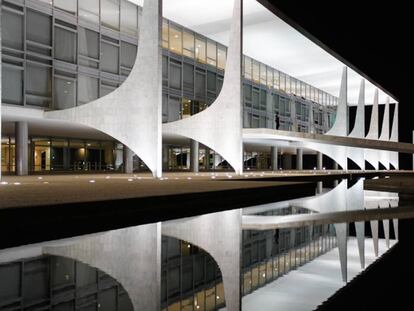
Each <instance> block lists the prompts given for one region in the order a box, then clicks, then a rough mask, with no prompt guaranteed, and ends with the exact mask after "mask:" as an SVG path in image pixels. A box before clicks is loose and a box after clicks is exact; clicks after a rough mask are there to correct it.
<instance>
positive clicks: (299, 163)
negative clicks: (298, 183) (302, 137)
mask: <svg viewBox="0 0 414 311" xmlns="http://www.w3.org/2000/svg"><path fill="white" fill-rule="evenodd" d="M296 169H297V170H303V149H301V148H298V149H296Z"/></svg>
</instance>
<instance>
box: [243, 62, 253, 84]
mask: <svg viewBox="0 0 414 311" xmlns="http://www.w3.org/2000/svg"><path fill="white" fill-rule="evenodd" d="M244 78H245V79H247V80H251V79H252V59H251V58H250V57H247V56H245V57H244Z"/></svg>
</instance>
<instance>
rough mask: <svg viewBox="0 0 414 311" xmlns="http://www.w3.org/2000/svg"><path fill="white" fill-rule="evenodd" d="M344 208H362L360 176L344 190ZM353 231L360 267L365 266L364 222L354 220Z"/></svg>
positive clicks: (362, 190) (362, 188) (361, 180)
mask: <svg viewBox="0 0 414 311" xmlns="http://www.w3.org/2000/svg"><path fill="white" fill-rule="evenodd" d="M346 209H347V210H349V211H350V210H363V209H364V179H363V178H360V179H359V180H358V181H357V182H356V183H355V185H353V186H352V187H351V188H349V189H348V190H347V191H346ZM355 231H356V237H357V241H358V251H359V260H360V263H361V268H362V269H364V268H365V222H364V221H360V222H355Z"/></svg>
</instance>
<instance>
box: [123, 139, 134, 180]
mask: <svg viewBox="0 0 414 311" xmlns="http://www.w3.org/2000/svg"><path fill="white" fill-rule="evenodd" d="M123 158H124V173H125V174H132V172H133V171H134V153H133V152H132V150H131V149H129V148H128V147H127V146H125V145H124V154H123Z"/></svg>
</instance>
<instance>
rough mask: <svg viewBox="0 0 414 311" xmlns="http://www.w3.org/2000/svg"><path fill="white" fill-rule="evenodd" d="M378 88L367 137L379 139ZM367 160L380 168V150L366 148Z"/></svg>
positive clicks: (376, 167)
mask: <svg viewBox="0 0 414 311" xmlns="http://www.w3.org/2000/svg"><path fill="white" fill-rule="evenodd" d="M378 137H379V134H378V89H375V94H374V102H373V103H372V112H371V123H370V124H369V131H368V134H367V136H366V137H365V138H366V139H373V140H378ZM364 154H365V160H366V161H368V163H369V164H371V165H372V166H373V167H374V168H375V169H376V170H378V168H379V164H378V163H379V162H378V151H377V150H372V149H365V150H364Z"/></svg>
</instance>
